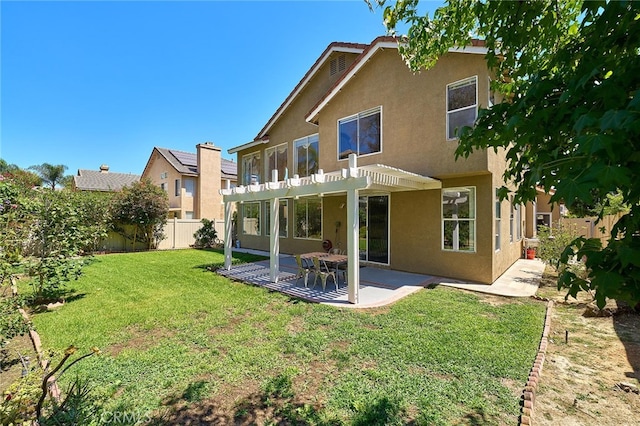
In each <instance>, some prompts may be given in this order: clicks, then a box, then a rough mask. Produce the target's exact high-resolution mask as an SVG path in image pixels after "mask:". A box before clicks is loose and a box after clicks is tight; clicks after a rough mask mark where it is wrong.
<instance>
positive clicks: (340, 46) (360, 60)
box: [227, 36, 487, 154]
mask: <svg viewBox="0 0 640 426" xmlns="http://www.w3.org/2000/svg"><path fill="white" fill-rule="evenodd" d="M399 43H402V39H401V38H397V37H395V36H380V37H377V38H375V39H374V40H373V41H372V42H371V43H370V44H362V43H345V42H333V43H331V44H329V46H327V48H326V49H325V50H324V52H323V53H322V54H321V55H320V57H319V58H318V59H317V60H316V62H315V63H314V64H313V65H312V66H311V68H310V69H309V71H307V72H306V74H305V75H304V77H302V80H300V82H298V84H297V85H296V87H294V89H293V90H292V91H291V93H290V94H289V96H287V98H286V99H285V100H284V102H283V103H282V104H281V105H280V106H279V107H278V109H277V110H276V112H275V113H274V114H273V115H272V116H271V118H270V119H269V121H268V122H267V124H265V125H264V127H263V128H262V129H261V130H260V132H259V133H258V135H257V136H256V137H255V138H254V140H253V141H251V142H247V143H245V144H243V145H239V146H236V147H233V148H231V149H229V150H228V151H227V152H228V153H229V154H235V153H237V152H238V151H242V150H245V149H248V148H252V147H254V146H257V145H260V144H266V143H269V133H268V132H269V130H270V129H271V127H272V126H273V125H274V124H275V122H276V121H277V120H278V119H279V118H280V117H281V116H282V114H284V112H285V111H286V109H287V108H288V107H289V105H291V103H293V101H294V100H295V99H296V98H297V96H298V95H299V94H300V93H301V92H302V90H304V88H305V87H306V85H307V83H309V81H310V80H311V79H312V78H313V77H314V76H315V75H316V73H317V72H318V70H319V69H320V68H321V67H322V65H323V64H324V63H325V62H326V61H327V59H328V58H329V57H330V56H331V54H332V53H333V52H349V53H357V54H358V57H357V58H356V59H355V61H354V62H353V63H352V64H351V65H350V66H349V68H347V69H346V70H345V72H344V73H343V74H342V75H341V76H340V77H339V78H338V80H336V82H335V83H334V84H333V85H332V86H331V87H330V88H329V90H328V91H327V93H326V94H325V95H324V96H323V97H322V98H321V99H320V100H319V101H318V103H317V104H316V105H315V106H314V107H313V109H312V110H311V111H310V112H309V113H308V114H307V116H306V117H305V120H306V121H308V122H310V123H313V124H317V123H316V120H317V115H318V113H319V112H320V110H322V108H324V106H325V105H326V104H327V103H329V101H330V100H331V99H333V97H334V96H335V95H336V94H337V93H338V92H339V91H340V89H342V87H344V86H345V85H346V84H347V83H348V82H349V81H350V80H351V78H352V77H353V76H354V75H355V74H356V73H357V72H358V71H360V69H362V67H364V66H365V65H366V64H367V62H368V60H369V59H370V58H371V57H372V56H373V55H375V54H376V53H377V52H378V51H380V50H382V49H387V48H393V49H397V48H398V45H399ZM484 46H485V44H484V41H483V40H477V39H472V40H471V45H469V46H464V47H456V48H451V49H449V52H452V53H472V54H483V55H484V54H486V53H487V49H486V47H484Z"/></svg>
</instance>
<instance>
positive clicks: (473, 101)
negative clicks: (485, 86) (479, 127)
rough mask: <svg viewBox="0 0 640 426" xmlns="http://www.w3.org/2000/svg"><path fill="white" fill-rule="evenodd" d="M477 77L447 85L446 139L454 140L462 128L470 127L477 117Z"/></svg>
mask: <svg viewBox="0 0 640 426" xmlns="http://www.w3.org/2000/svg"><path fill="white" fill-rule="evenodd" d="M477 88H478V77H477V76H474V77H470V78H466V79H464V80H460V81H457V82H455V83H451V84H449V85H447V139H456V138H458V137H459V135H460V130H461V129H462V128H463V127H466V126H469V127H472V126H473V123H475V121H476V118H477V117H478V90H477Z"/></svg>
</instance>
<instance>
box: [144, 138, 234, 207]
mask: <svg viewBox="0 0 640 426" xmlns="http://www.w3.org/2000/svg"><path fill="white" fill-rule="evenodd" d="M142 178H143V179H144V178H149V179H150V180H151V181H152V182H153V183H154V184H156V185H158V186H160V187H161V188H163V189H164V190H165V191H167V193H168V195H169V217H170V218H174V217H175V218H178V219H203V218H206V219H222V217H223V211H224V208H223V205H222V196H221V195H220V189H221V188H227V187H234V186H236V183H237V165H236V163H235V162H233V161H229V160H226V159H224V158H222V157H221V155H220V148H219V147H217V146H215V145H214V144H213V143H211V142H205V143H201V144H198V145H196V152H195V153H192V152H185V151H179V150H175V149H166V148H158V147H154V148H153V151H152V152H151V156H150V157H149V160H148V161H147V165H146V166H145V168H144V171H143V172H142Z"/></svg>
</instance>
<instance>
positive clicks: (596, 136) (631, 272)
mask: <svg viewBox="0 0 640 426" xmlns="http://www.w3.org/2000/svg"><path fill="white" fill-rule="evenodd" d="M386 3H387V1H386V0H378V1H377V4H378V5H379V6H380V7H383V8H384V22H385V25H386V26H387V29H388V31H389V32H390V33H394V32H395V29H396V28H397V27H398V26H399V25H400V24H402V23H406V24H408V25H409V30H408V33H407V36H406V39H404V43H402V46H401V48H400V52H401V54H402V55H403V57H404V59H405V60H406V62H407V64H408V65H409V67H410V68H411V69H412V70H414V71H419V70H421V69H427V68H430V67H432V66H433V65H434V64H435V62H436V61H437V59H438V57H440V56H441V55H444V54H446V53H447V52H448V50H449V49H450V48H452V47H459V46H467V45H469V44H470V41H471V39H472V38H480V39H483V40H484V41H485V46H486V48H487V55H486V59H487V63H488V66H489V67H490V69H491V70H492V71H493V73H494V75H495V79H494V80H493V82H492V89H494V90H495V91H496V93H497V94H499V95H501V98H502V99H503V102H501V103H498V104H496V105H494V106H493V107H491V108H490V109H484V110H480V111H479V114H478V119H477V121H476V123H475V126H474V127H473V128H464V129H462V131H461V133H460V135H459V136H460V143H459V146H458V149H457V151H456V157H457V158H458V157H468V156H469V155H470V154H471V153H472V152H473V151H474V150H483V149H502V148H503V149H505V151H506V156H507V160H508V165H507V169H506V171H505V173H504V178H505V181H507V182H512V183H514V184H515V185H517V190H516V191H515V193H514V199H515V202H516V203H520V202H527V201H533V200H535V196H536V187H542V188H543V189H544V190H545V191H546V192H548V193H553V196H552V197H551V201H552V202H554V203H559V202H561V201H562V202H564V203H565V204H566V205H567V207H569V209H571V207H572V206H573V205H577V203H583V204H586V205H596V204H597V203H598V202H599V203H601V204H600V205H601V208H600V211H599V212H598V215H599V216H600V217H602V215H603V213H604V212H605V211H606V210H607V208H608V207H609V203H610V202H611V200H614V199H615V200H616V202H621V203H622V204H624V205H625V206H628V209H629V210H628V213H627V214H624V215H623V216H622V217H621V218H620V219H619V220H618V222H617V223H616V224H615V226H614V228H613V230H612V232H611V238H610V239H609V241H608V244H607V245H606V246H605V247H603V246H602V245H601V243H600V241H599V240H597V239H586V238H583V237H580V238H576V239H574V240H573V241H572V242H571V243H570V244H569V246H568V247H567V248H566V250H565V251H564V253H563V257H562V259H563V262H567V261H568V259H569V257H570V256H573V255H577V257H578V258H579V259H585V264H586V267H587V271H588V274H587V276H586V277H579V276H577V275H576V274H574V273H573V272H571V270H569V269H566V270H564V272H563V273H561V274H560V276H559V279H558V286H559V287H560V288H561V287H564V288H567V289H568V294H569V295H572V296H576V294H577V293H578V292H579V291H587V290H591V291H594V293H595V298H596V302H597V304H598V306H599V307H603V306H604V305H605V304H606V299H607V298H614V299H621V300H625V301H627V302H629V303H631V304H634V305H635V304H637V303H638V302H640V185H638V182H640V92H639V91H638V89H639V88H640V55H639V54H638V52H639V48H640V3H639V2H632V1H584V2H582V1H578V0H567V1H552V0H541V1H486V0H483V1H478V0H449V1H447V2H446V4H445V5H444V6H442V7H440V8H438V9H437V10H436V11H435V13H433V16H429V15H428V14H422V13H420V12H419V11H418V0H399V1H397V2H395V3H394V4H391V5H387V4H386ZM552 190H553V191H552ZM554 191H555V192H554ZM508 192H509V191H508V189H507V188H506V187H504V188H502V189H501V191H500V193H501V196H502V197H503V198H504V197H506V196H507V195H508ZM609 194H621V197H622V199H621V200H620V199H619V197H620V196H618V198H611V197H609V196H608V195H609Z"/></svg>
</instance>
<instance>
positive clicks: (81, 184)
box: [73, 169, 140, 191]
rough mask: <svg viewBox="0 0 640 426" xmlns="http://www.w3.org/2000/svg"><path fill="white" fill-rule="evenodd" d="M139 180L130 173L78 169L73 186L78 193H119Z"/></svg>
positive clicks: (137, 176)
mask: <svg viewBox="0 0 640 426" xmlns="http://www.w3.org/2000/svg"><path fill="white" fill-rule="evenodd" d="M139 180H140V176H139V175H134V174H131V173H113V172H101V171H99V170H83V169H78V174H77V176H74V177H73V184H74V186H75V188H76V189H78V190H80V191H120V190H121V189H122V188H123V187H125V186H128V185H131V184H132V183H134V182H137V181H139Z"/></svg>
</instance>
